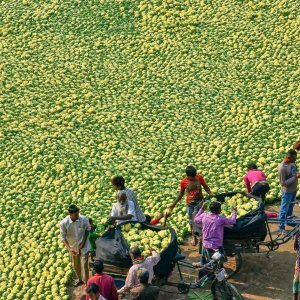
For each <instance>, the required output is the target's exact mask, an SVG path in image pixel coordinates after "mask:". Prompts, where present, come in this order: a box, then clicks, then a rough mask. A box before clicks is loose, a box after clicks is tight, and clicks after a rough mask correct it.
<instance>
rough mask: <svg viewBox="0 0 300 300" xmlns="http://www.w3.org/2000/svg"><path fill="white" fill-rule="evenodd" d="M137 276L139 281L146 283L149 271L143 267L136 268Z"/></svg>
mask: <svg viewBox="0 0 300 300" xmlns="http://www.w3.org/2000/svg"><path fill="white" fill-rule="evenodd" d="M138 278H139V281H140V283H143V284H147V283H148V281H149V272H148V270H147V269H145V268H141V269H139V270H138Z"/></svg>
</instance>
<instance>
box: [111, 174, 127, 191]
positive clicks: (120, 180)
mask: <svg viewBox="0 0 300 300" xmlns="http://www.w3.org/2000/svg"><path fill="white" fill-rule="evenodd" d="M111 183H112V184H113V185H115V186H117V187H119V188H121V189H124V188H125V179H124V177H122V176H115V177H113V179H112V180H111Z"/></svg>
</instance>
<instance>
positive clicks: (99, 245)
mask: <svg viewBox="0 0 300 300" xmlns="http://www.w3.org/2000/svg"><path fill="white" fill-rule="evenodd" d="M128 223H132V224H136V223H138V222H124V223H122V224H120V225H118V226H117V227H116V228H114V229H110V230H108V231H107V232H106V233H105V234H104V235H103V236H102V237H100V238H98V239H97V240H96V258H101V259H103V260H104V262H105V263H107V264H111V265H113V266H117V267H131V266H132V261H131V259H130V256H129V250H130V249H129V245H128V243H127V241H126V240H125V239H124V237H123V235H122V226H123V225H125V224H128ZM140 224H141V230H143V229H150V230H153V231H160V230H169V231H170V233H171V241H170V243H169V245H168V247H167V248H166V249H164V250H163V251H162V252H161V253H160V256H161V259H160V261H159V262H158V264H157V265H156V266H154V274H155V275H158V276H159V277H165V276H168V275H169V274H170V272H171V271H172V269H173V267H174V265H173V260H174V257H175V256H176V254H177V252H178V244H177V236H176V233H175V230H174V229H173V228H169V227H167V228H164V227H161V226H152V225H148V224H145V223H140Z"/></svg>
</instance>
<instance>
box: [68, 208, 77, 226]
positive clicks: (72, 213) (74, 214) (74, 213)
mask: <svg viewBox="0 0 300 300" xmlns="http://www.w3.org/2000/svg"><path fill="white" fill-rule="evenodd" d="M68 211H69V216H70V219H71V220H72V221H73V222H75V221H76V220H77V219H78V218H79V208H78V207H77V206H76V205H75V204H71V205H70V206H69V208H68Z"/></svg>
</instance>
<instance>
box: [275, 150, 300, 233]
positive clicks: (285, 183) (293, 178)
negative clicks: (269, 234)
mask: <svg viewBox="0 0 300 300" xmlns="http://www.w3.org/2000/svg"><path fill="white" fill-rule="evenodd" d="M296 160H297V152H296V151H295V150H294V149H290V150H289V151H288V152H287V154H286V156H285V159H284V160H283V162H282V163H281V164H280V165H279V169H278V173H279V182H280V185H281V206H280V211H279V219H280V224H279V232H280V233H281V234H282V235H285V234H286V231H285V224H286V223H287V224H288V222H286V219H289V218H291V217H292V214H293V208H294V201H295V199H296V194H297V187H298V178H300V174H299V173H298V170H297V166H296V164H295V163H296ZM290 224H291V223H290ZM291 225H292V224H291Z"/></svg>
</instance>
